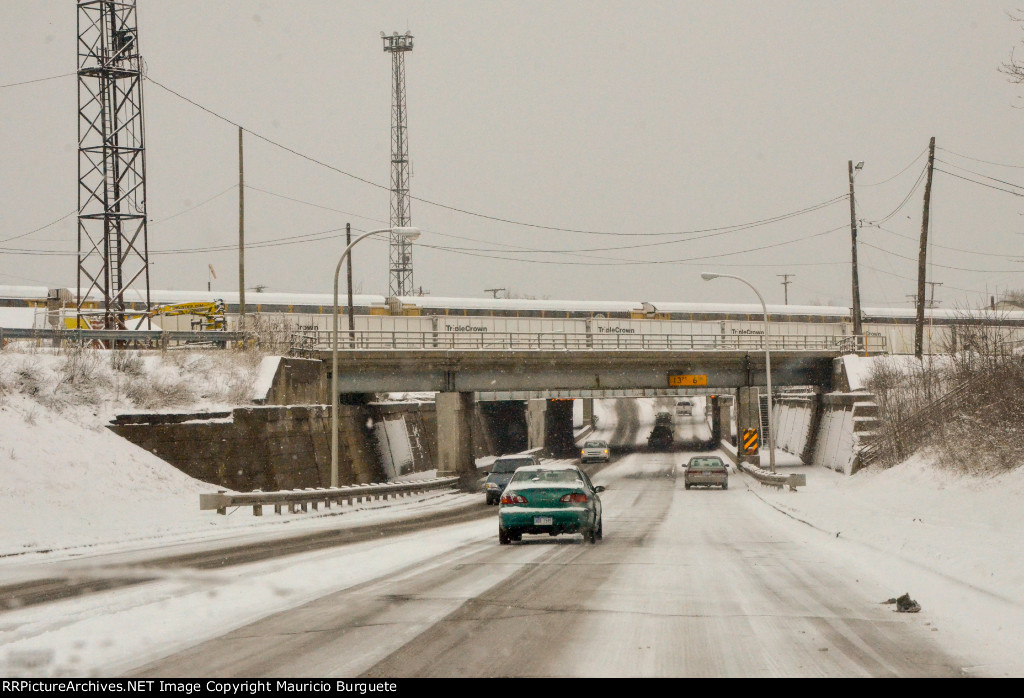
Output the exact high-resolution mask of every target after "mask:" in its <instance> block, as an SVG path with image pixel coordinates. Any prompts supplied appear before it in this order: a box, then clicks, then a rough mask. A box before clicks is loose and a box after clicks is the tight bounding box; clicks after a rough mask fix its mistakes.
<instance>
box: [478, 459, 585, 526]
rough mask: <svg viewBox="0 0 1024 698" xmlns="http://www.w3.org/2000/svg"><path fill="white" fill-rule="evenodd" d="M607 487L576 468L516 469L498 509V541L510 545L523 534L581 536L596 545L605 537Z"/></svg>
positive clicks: (541, 466)
mask: <svg viewBox="0 0 1024 698" xmlns="http://www.w3.org/2000/svg"><path fill="white" fill-rule="evenodd" d="M600 492H604V487H602V486H600V485H599V486H597V487H595V486H594V484H593V483H592V482H591V481H590V478H588V477H587V474H586V473H584V472H583V471H582V470H580V469H579V468H578V467H576V466H575V465H560V464H557V463H551V464H547V465H537V466H526V467H522V468H519V469H518V470H516V472H515V475H513V476H512V481H511V482H510V483H509V484H508V487H506V488H505V491H504V493H502V495H501V504H500V506H499V507H498V542H499V543H500V544H501V545H508V544H509V543H511V542H513V541H518V540H522V537H523V534H526V533H529V534H545V533H546V534H548V535H551V536H557V535H559V534H562V533H582V534H583V540H584V541H588V540H589V541H590V542H591V543H596V542H597V541H598V540H599V539H600V538H602V537H603V535H604V527H603V525H602V518H601V498H600V497H599V496H598V493H600Z"/></svg>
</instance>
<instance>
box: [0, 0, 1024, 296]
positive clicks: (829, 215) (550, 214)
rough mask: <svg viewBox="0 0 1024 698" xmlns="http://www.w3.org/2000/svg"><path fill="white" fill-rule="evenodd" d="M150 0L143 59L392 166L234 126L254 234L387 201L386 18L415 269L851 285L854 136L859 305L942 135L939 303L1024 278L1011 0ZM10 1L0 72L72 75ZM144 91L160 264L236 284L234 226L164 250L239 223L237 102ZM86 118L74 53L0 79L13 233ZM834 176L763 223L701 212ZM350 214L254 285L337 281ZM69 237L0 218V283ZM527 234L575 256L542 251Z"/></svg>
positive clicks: (583, 290) (46, 18)
mask: <svg viewBox="0 0 1024 698" xmlns="http://www.w3.org/2000/svg"><path fill="white" fill-rule="evenodd" d="M138 7H139V19H140V48H141V52H142V54H143V56H144V58H145V61H146V64H147V67H148V74H149V76H150V77H151V78H152V79H153V80H155V81H158V82H160V83H161V84H163V85H166V86H167V87H169V88H171V89H173V90H175V91H178V92H180V93H181V94H182V95H185V96H187V97H188V98H189V99H191V100H193V101H195V102H197V103H199V104H201V105H203V106H204V107H206V108H207V109H209V110H212V111H214V112H216V113H218V114H221V115H223V116H224V117H226V118H227V119H229V120H231V121H233V122H236V123H238V124H241V125H242V126H244V127H245V128H246V129H248V130H250V131H252V132H254V133H255V134H260V135H262V136H265V137H266V138H268V139H271V140H273V141H276V142H278V143H280V144H282V145H285V146H287V147H289V148H291V149H293V150H295V151H298V152H300V153H303V154H305V155H308V156H310V157H311V158H314V159H316V160H319V161H321V162H323V163H327V164H329V165H331V166H332V167H333V168H336V169H337V170H342V171H344V172H347V173H350V174H351V175H355V176H356V177H359V178H363V179H366V180H370V181H371V182H373V183H376V184H377V185H379V186H372V185H368V184H365V183H362V182H360V181H358V180H357V179H355V178H352V177H348V176H345V175H343V174H340V173H338V172H337V171H334V170H332V169H328V168H326V167H323V166H321V165H317V164H314V163H312V162H310V161H309V160H304V159H302V158H300V157H298V156H296V155H294V154H292V153H289V152H287V151H285V150H283V149H281V148H278V147H275V146H272V145H270V144H268V143H267V142H265V141H261V140H260V139H258V138H257V137H256V136H254V135H250V134H247V135H246V162H245V170H246V184H247V185H248V186H250V187H252V189H248V190H247V191H246V240H247V242H252V243H257V242H260V241H270V240H277V239H281V238H288V237H292V236H297V235H306V234H310V233H316V232H319V231H324V230H329V229H332V228H337V227H339V226H341V227H343V226H344V224H345V223H346V222H350V223H352V225H353V227H354V228H357V229H363V230H368V229H371V228H377V227H384V226H386V225H387V222H388V213H389V192H388V191H387V187H388V182H389V175H390V169H389V168H390V129H391V122H390V105H391V82H390V81H391V70H390V57H389V56H388V55H387V54H385V53H384V52H383V50H382V42H381V39H380V32H381V31H386V32H388V33H391V32H393V31H398V32H401V33H404V32H405V31H407V30H408V31H411V33H412V34H413V35H414V37H415V48H414V50H413V51H412V53H410V54H407V61H406V76H407V87H408V126H409V150H410V155H411V160H412V171H413V176H412V179H411V192H412V195H413V196H414V197H417V198H416V199H414V200H413V201H412V219H413V223H414V225H416V226H418V227H420V228H422V229H423V231H424V233H423V236H422V237H421V239H420V241H419V243H422V244H417V245H416V246H415V247H414V253H413V255H414V281H415V285H416V286H422V287H423V289H424V291H429V292H430V293H431V294H432V295H452V296H481V297H482V296H489V295H490V294H488V293H485V292H484V289H487V288H496V287H504V288H508V289H510V290H511V291H512V292H514V293H518V294H524V295H534V296H537V297H545V296H546V297H551V298H573V299H594V300H603V299H616V300H638V301H640V300H650V301H658V300H661V301H715V300H723V301H729V302H749V301H750V300H752V299H751V298H750V295H749V294H750V292H749V290H748V289H746V288H745V287H742V286H741V285H740V284H736V283H733V282H729V281H725V280H721V281H715V282H711V283H708V282H703V281H701V280H700V277H699V274H700V272H701V271H702V270H714V271H720V272H726V273H736V274H740V275H742V276H745V277H747V278H749V279H750V280H751V281H752V282H753V283H754V284H755V285H756V286H758V287H759V289H760V290H761V291H762V293H763V294H764V295H765V296H766V298H767V299H768V301H769V302H779V303H781V302H782V298H783V288H782V286H781V285H780V283H779V282H780V281H781V279H780V278H778V276H777V275H778V274H784V273H788V274H795V277H793V278H792V282H793V283H792V284H791V285H790V287H789V291H790V293H789V300H790V303H811V302H821V303H829V304H836V305H849V303H850V265H849V260H850V231H849V220H850V211H849V204H848V200H847V199H846V198H845V195H846V194H847V192H848V188H849V185H848V178H847V162H848V161H849V160H851V159H852V160H853V161H854V162H855V163H856V162H859V161H864V163H865V164H864V168H863V170H862V171H860V172H859V174H858V175H857V178H856V187H857V191H856V200H857V205H858V210H857V217H858V218H861V219H864V221H865V226H864V227H863V228H862V229H861V231H860V240H861V242H862V243H863V244H862V245H861V247H860V249H859V256H860V261H861V264H862V266H861V282H862V287H863V290H862V302H863V304H864V305H867V306H872V305H874V306H891V305H904V306H905V305H908V303H909V301H908V300H907V298H906V294H909V293H913V292H914V290H915V286H916V284H915V281H914V280H913V279H914V277H915V276H916V268H917V262H916V257H917V242H916V241H917V236H918V235H919V233H920V227H921V213H922V195H923V190H924V187H923V184H920V185H919V186H918V188H917V189H916V191H913V193H911V190H912V189H913V187H914V185H915V182H918V181H919V175H920V174H921V173H922V171H923V168H924V166H925V154H926V153H925V150H926V148H927V145H928V139H929V138H930V137H931V136H935V137H936V140H937V144H938V146H939V150H938V151H937V158H938V159H939V160H940V161H941V162H940V163H939V164H937V167H939V168H942V169H943V170H945V171H946V172H936V174H935V180H934V185H933V191H932V224H931V240H932V241H933V242H934V243H935V245H936V246H935V247H933V248H932V250H931V252H930V260H931V261H933V262H934V266H932V267H931V268H930V269H929V280H934V281H939V282H942V283H943V286H941V287H939V288H938V290H937V292H936V297H937V298H938V299H940V300H941V307H955V306H958V305H965V304H967V303H970V304H972V305H975V304H977V303H979V302H981V299H982V298H984V297H986V295H987V294H994V293H996V291H997V289H998V290H1000V291H1001V290H1003V289H1006V288H1024V276H1022V274H1021V272H1018V271H1016V270H1018V269H1019V270H1021V271H1024V262H1021V261H1018V260H1020V259H1022V257H1024V250H1022V249H1021V248H1022V245H1024V237H1021V233H1024V215H1022V214H1024V199H1021V197H1020V196H1019V195H1014V194H1011V193H1007V192H1004V191H999V190H997V189H993V188H991V187H1000V188H1003V189H1008V190H1011V191H1016V192H1020V193H1024V189H1021V188H1017V187H1015V186H1013V185H1014V184H1021V185H1024V139H1022V138H1021V134H1022V133H1024V109H1022V108H1021V107H1024V100H1022V99H1021V95H1022V94H1024V90H1022V89H1021V88H1019V87H1017V86H1015V85H1012V84H1010V83H1008V81H1007V79H1006V76H1005V75H1003V74H1001V73H1000V72H999V71H998V68H999V66H1000V64H1001V63H1002V62H1004V61H1005V60H1007V58H1008V57H1009V55H1010V51H1011V49H1013V48H1014V46H1017V45H1020V42H1021V39H1024V31H1022V30H1021V25H1019V24H1015V23H1014V22H1013V21H1011V20H1010V18H1009V17H1008V15H1007V12H1008V11H1012V10H1013V9H1014V5H1013V4H1012V3H1004V2H988V1H982V0H975V1H972V2H969V3H967V2H960V1H958V2H936V1H935V0H928V1H927V2H902V1H901V2H860V3H848V2H815V3H808V2H805V1H800V2H764V1H758V2H706V1H701V2H652V1H645V0H631V1H629V2H600V1H599V2H554V1H550V0H549V1H546V2H524V1H523V0H516V1H515V2H471V1H468V0H467V1H463V2H449V1H446V0H429V1H426V0H424V1H422V2H347V3H341V2H337V1H336V0H322V1H314V0H287V1H285V0H277V1H263V2H256V1H249V0H246V1H243V0H234V1H230V2H208V1H200V0H195V1H192V0H174V1H173V2H171V1H167V0H138ZM0 23H2V26H4V27H5V30H4V41H3V42H0V85H10V84H11V83H17V82H21V81H28V80H33V79H37V78H46V77H50V76H56V75H63V74H68V73H73V72H74V70H75V67H76V66H75V32H76V10H75V6H74V3H73V2H70V1H65V0H61V1H58V0H45V1H44V0H4V1H3V2H2V3H0ZM1020 55H1021V56H1022V57H1024V49H1022V50H1021V51H1020ZM145 109H146V111H145V118H146V139H147V158H148V160H147V166H148V182H147V184H148V198H149V200H148V212H149V217H150V220H151V221H152V223H151V225H150V229H149V243H150V250H151V251H152V253H153V255H152V258H151V262H152V264H151V285H152V287H153V288H157V289H196V290H199V289H205V288H206V284H207V281H208V271H207V269H208V265H213V267H214V269H215V271H216V274H217V278H216V279H215V280H213V286H214V289H215V290H217V289H222V290H237V288H238V276H237V273H238V272H237V270H238V260H237V253H236V252H233V251H220V252H193V253H176V254H159V253H160V252H162V251H166V250H184V249H194V248H198V249H202V248H208V247H212V246H217V245H231V244H233V243H236V242H237V234H238V232H237V229H238V224H237V215H238V191H237V188H236V187H235V185H236V184H237V169H238V165H237V131H236V128H235V127H234V126H232V125H230V124H229V123H227V122H225V121H223V120H220V119H218V118H216V117H214V116H211V115H210V114H208V113H205V112H204V111H202V110H200V109H199V108H197V107H195V106H193V105H191V104H189V103H187V102H185V101H183V100H182V99H180V98H179V97H177V96H175V95H173V94H171V93H169V92H167V91H166V90H164V89H162V88H161V87H158V86H157V85H155V84H154V83H153V82H147V83H146V84H145ZM76 115H77V90H76V80H75V78H74V77H73V76H67V77H61V78H57V79H53V80H46V81H42V82H35V83H32V84H26V85H18V86H10V87H3V88H0V119H2V124H3V129H0V184H2V186H0V240H3V241H6V240H8V239H9V238H11V237H14V236H17V235H22V234H24V233H26V232H28V231H32V230H35V229H36V228H39V227H40V226H44V225H45V224H47V223H49V222H51V221H54V220H56V219H58V218H60V217H61V216H65V215H66V214H69V213H71V212H73V211H75V209H76V206H77V201H76V194H75V192H76V183H77V131H76ZM915 158H916V159H915ZM968 158H973V159H968ZM980 161H988V162H980ZM993 163H998V164H993ZM908 165H909V167H908ZM1002 165H1013V166H1014V167H1006V166H1002ZM904 168H906V169H905V170H904ZM901 170H904V171H902V173H901V174H899V173H900V172H901ZM953 174H956V175H959V176H960V177H966V178H968V179H973V180H977V181H979V182H984V183H985V184H987V185H990V186H989V187H986V186H981V185H979V184H976V183H972V182H968V181H966V180H964V179H959V178H957V177H955V176H953ZM890 178H891V179H890ZM989 178H994V179H989ZM886 180H888V181H886ZM997 180H1003V182H999V181H997ZM218 194H220V196H217V195H218ZM908 194H909V195H910V196H909V199H907V196H908ZM285 197H287V198H285ZM421 199H422V200H421ZM833 199H835V203H833V204H831V205H828V206H825V207H823V208H819V209H817V210H814V211H812V212H810V213H806V214H803V215H799V216H795V217H789V218H786V219H785V220H781V221H778V222H775V223H771V224H766V225H758V226H755V227H746V228H743V229H738V230H736V229H727V230H716V231H708V230H707V229H721V228H728V227H729V226H737V225H741V224H746V223H751V222H756V221H761V220H763V219H769V218H776V217H779V216H783V215H785V214H788V213H791V212H795V211H799V210H802V209H806V208H808V207H814V206H816V205H818V204H821V203H823V202H828V201H830V200H833ZM904 199H906V203H905V205H904V206H903V208H902V209H900V210H899V211H897V212H896V213H895V214H894V215H892V216H891V217H889V214H890V213H891V212H893V211H894V210H895V209H897V207H898V206H899V205H900V203H901V202H903V201H904ZM296 200H297V201H296ZM204 202H205V203H204ZM300 202H307V203H300ZM430 202H436V203H440V204H444V205H445V206H447V207H451V208H455V209H461V210H462V211H465V212H468V213H462V212H456V211H453V210H451V208H444V207H439V206H436V205H434V204H433V203H430ZM198 204H202V205H198ZM311 204H314V205H315V206H314V205H311ZM317 206H319V207H320V208H317ZM328 209H336V210H328ZM471 214H480V215H471ZM488 217H491V218H488ZM492 218H501V219H507V220H509V221H515V222H516V223H503V222H498V221H495V220H493V219H492ZM881 219H885V221H884V222H882V223H880V224H879V225H880V226H881V227H877V226H873V225H869V222H871V221H879V220H881ZM527 224H532V225H533V226H537V227H531V225H527ZM559 229H562V230H559ZM570 230H573V231H590V232H589V233H582V232H570ZM694 231H705V232H701V233H694ZM709 232H715V233H719V234H716V235H714V236H709ZM597 233H602V234H597ZM664 233H681V234H679V235H664ZM341 235H342V237H340V238H339V237H335V238H329V239H320V240H319V241H315V242H306V243H304V244H289V245H280V246H273V247H265V248H262V249H252V250H250V251H249V252H248V254H247V256H246V285H247V286H255V285H257V284H261V285H265V286H266V287H267V288H268V289H269V290H273V291H282V292H283V291H296V292H322V293H329V292H330V291H331V288H332V283H333V273H334V266H335V264H336V263H337V259H338V257H339V256H340V254H341V251H342V250H343V248H344V245H343V233H341ZM812 236H813V237H812ZM321 238H323V236H321ZM789 241H794V242H789ZM787 242H788V243H789V244H781V243H787ZM428 246H434V248H432V247H428ZM940 246H941V247H940ZM436 247H448V248H461V249H460V252H455V251H451V250H442V249H436ZM517 248H523V249H517ZM623 248H627V249H623ZM753 248H764V249H760V250H754V251H749V250H752V249H753ZM950 248H954V249H950ZM76 249H77V238H76V223H75V217H74V216H73V215H71V216H68V217H67V218H65V219H64V220H63V221H61V222H60V223H58V224H56V225H53V226H50V227H47V228H44V229H42V230H40V231H38V232H36V233H34V234H32V235H29V236H25V237H22V238H19V239H17V240H13V241H7V242H0V284H31V285H35V284H40V285H47V286H70V287H73V286H74V285H75V272H76V268H77V263H76V259H75V256H74V252H75V251H76ZM538 249H545V250H568V251H576V252H575V253H569V254H552V253H546V254H537V253H535V252H531V251H529V250H538ZM23 250H47V251H54V250H57V251H64V252H67V253H69V254H68V255H66V256H53V255H49V256H40V255H35V254H24V253H21V251H23ZM16 252H17V253H16ZM701 257H707V259H699V258H701ZM354 258H355V279H356V286H357V288H358V289H360V290H361V291H362V292H365V293H386V292H387V287H388V278H387V246H386V243H383V242H382V243H371V242H370V241H367V242H365V243H363V244H362V245H360V247H359V248H357V250H356V253H355V255H354ZM517 260H535V261H517ZM624 261H625V262H643V263H639V264H629V265H623V264H617V262H624ZM542 262H543V263H542ZM647 262H655V263H647ZM949 267H958V268H959V269H953V268H949Z"/></svg>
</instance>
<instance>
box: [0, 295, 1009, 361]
mask: <svg viewBox="0 0 1024 698" xmlns="http://www.w3.org/2000/svg"><path fill="white" fill-rule="evenodd" d="M74 298H75V291H74V290H73V289H67V288H50V289H48V288H46V287H40V286H0V307H9V308H24V309H28V308H33V309H36V311H35V312H33V314H32V319H31V321H29V320H28V313H27V312H24V313H23V314H22V316H19V318H18V319H17V322H18V323H19V325H22V326H24V325H25V323H27V322H31V324H32V325H33V326H36V327H38V328H44V327H54V326H58V325H60V324H61V321H60V320H59V319H58V318H57V317H56V316H57V315H68V316H74V314H75V303H74ZM340 300H341V302H342V308H341V314H342V315H344V313H345V312H346V308H345V303H346V301H347V297H346V296H344V295H343V296H341V298H340ZM213 301H223V303H224V304H225V309H226V314H227V319H228V323H227V324H228V328H229V329H234V328H235V327H237V317H238V311H239V296H238V293H237V292H226V291H213V292H210V291H166V290H153V291H151V292H150V302H151V303H152V304H153V305H177V304H182V303H197V302H204V303H209V302H213ZM332 302H333V294H313V293H276V292H254V293H247V294H246V312H247V314H249V315H251V316H252V317H253V318H255V320H254V321H255V322H260V323H262V325H263V326H266V327H271V328H273V329H275V330H278V331H282V332H286V333H287V332H293V333H323V332H329V331H330V330H331V328H332V325H333V315H332V313H331V304H332ZM83 305H84V306H85V307H86V308H88V309H95V310H98V309H99V308H101V307H102V298H101V297H98V295H97V294H95V293H92V294H90V296H89V297H87V298H86V302H85V303H84V304H83ZM126 306H127V307H128V308H129V309H133V310H138V311H144V310H146V307H145V303H144V302H143V294H142V292H140V291H139V290H138V289H131V290H129V291H127V292H126ZM353 309H354V318H355V321H354V324H355V328H356V329H357V330H360V331H373V332H375V333H393V337H394V341H395V342H396V343H397V342H398V341H399V340H401V339H403V338H404V339H408V340H409V341H410V342H417V341H418V342H420V343H422V341H423V338H424V337H426V336H435V335H437V334H439V333H443V334H445V335H446V336H449V335H456V336H458V339H457V340H452V342H453V344H452V346H455V345H456V344H457V345H458V346H464V347H474V346H478V347H482V346H483V345H482V342H483V341H484V339H483V338H484V337H486V336H488V335H491V336H493V335H494V334H496V333H501V334H505V335H508V336H509V337H510V339H509V340H508V341H515V339H516V338H517V337H524V338H525V337H527V336H530V335H532V336H533V340H531V341H533V342H534V344H535V343H536V338H537V336H538V335H540V336H542V337H545V338H555V337H557V336H558V335H572V336H577V337H579V336H583V337H588V338H589V337H593V338H595V342H597V343H598V344H600V345H601V346H613V345H614V346H622V347H623V348H627V347H634V346H658V338H659V337H661V338H667V337H688V338H691V341H693V342H698V341H700V338H704V339H705V340H707V341H709V342H712V343H713V344H714V345H716V346H717V345H719V344H721V345H724V346H728V345H730V344H736V345H738V343H739V341H740V340H742V338H743V337H747V336H750V337H755V336H760V335H762V334H763V333H764V323H763V314H762V309H761V306H760V305H759V304H749V303H748V304H725V303H679V302H646V301H582V300H551V299H541V300H535V299H506V298H454V297H435V296H405V297H401V298H386V297H384V296H381V295H372V294H357V295H355V296H354V297H353ZM768 313H769V320H770V322H771V333H772V334H773V335H786V336H791V337H808V338H809V341H810V340H811V339H816V338H835V339H838V338H841V337H845V336H849V335H851V334H852V332H853V322H852V318H851V315H850V309H849V308H847V307H841V306H798V305H782V306H779V305H770V306H768ZM915 320H916V312H915V309H914V308H912V307H905V308H864V310H863V321H862V327H863V332H864V334H865V335H866V336H867V338H868V347H869V349H871V350H873V351H887V352H891V353H912V352H913V348H914V327H915ZM12 321H13V320H11V319H10V318H9V319H8V322H12ZM155 322H156V324H157V325H158V326H160V327H163V328H165V329H171V330H178V329H182V330H184V329H190V327H191V318H189V317H188V316H178V317H161V318H155ZM341 323H342V328H343V329H347V326H348V321H347V320H346V319H344V317H342V318H341ZM979 325H984V326H987V327H992V328H998V333H999V341H1005V342H1006V343H1008V344H1012V343H1017V342H1024V312H1021V311H996V310H971V311H959V310H947V309H933V310H927V311H926V325H925V351H932V350H934V351H947V350H949V349H955V348H956V347H957V346H958V344H961V343H962V338H963V337H964V335H965V333H967V328H970V327H972V326H974V327H976V326H979ZM417 338H418V339H417ZM551 341H552V342H557V339H552V340H551ZM672 346H677V345H676V344H673V345H672Z"/></svg>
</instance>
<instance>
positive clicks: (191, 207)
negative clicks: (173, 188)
mask: <svg viewBox="0 0 1024 698" xmlns="http://www.w3.org/2000/svg"><path fill="white" fill-rule="evenodd" d="M233 189H238V185H237V184H232V185H231V186H230V187H228V188H227V189H225V190H224V191H222V192H220V193H219V194H214V195H213V196H211V197H210V198H208V199H204V200H203V201H200V202H199V203H198V204H196V205H195V206H190V207H189V208H186V209H184V210H182V211H178V212H177V213H173V214H171V215H170V216H167V217H166V218H161V219H160V220H158V221H153V222H152V223H150V225H159V224H160V223H164V222H166V221H169V220H171V219H173V218H177V217H178V216H182V215H184V214H186V213H189V212H190V211H195V210H196V209H197V208H200V207H201V206H205V205H206V204H208V203H210V202H211V201H213V200H214V199H219V198H220V197H222V196H224V195H225V194H227V193H228V192H229V191H232V190H233Z"/></svg>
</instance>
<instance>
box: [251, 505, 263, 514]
mask: <svg viewBox="0 0 1024 698" xmlns="http://www.w3.org/2000/svg"><path fill="white" fill-rule="evenodd" d="M252 515H253V516H263V505H262V504H253V505H252Z"/></svg>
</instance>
